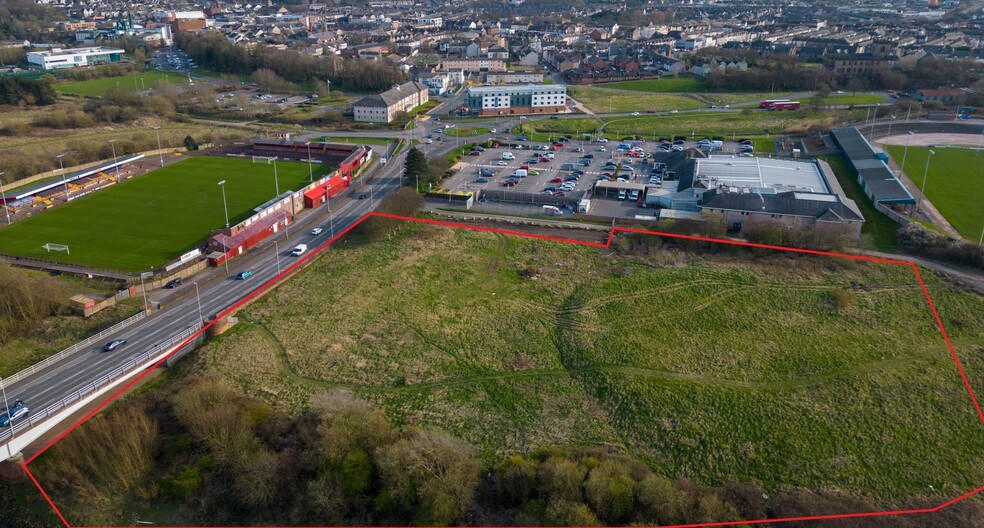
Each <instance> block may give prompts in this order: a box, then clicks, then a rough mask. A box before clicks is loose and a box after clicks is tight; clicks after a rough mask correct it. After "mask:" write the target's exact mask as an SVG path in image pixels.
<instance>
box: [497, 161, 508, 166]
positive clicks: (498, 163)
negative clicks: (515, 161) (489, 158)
mask: <svg viewBox="0 0 984 528" xmlns="http://www.w3.org/2000/svg"><path fill="white" fill-rule="evenodd" d="M495 164H496V165H498V166H500V167H505V166H506V165H509V164H508V163H506V162H505V160H499V161H497V162H495Z"/></svg>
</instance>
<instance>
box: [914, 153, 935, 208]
mask: <svg viewBox="0 0 984 528" xmlns="http://www.w3.org/2000/svg"><path fill="white" fill-rule="evenodd" d="M933 154H936V151H935V150H932V149H930V151H929V154H927V155H926V170H924V171H923V181H922V189H920V190H919V201H918V202H916V211H919V210H920V209H919V206H920V205H921V204H922V201H923V198H925V197H926V177H927V176H929V160H930V159H931V158H932V157H933Z"/></svg>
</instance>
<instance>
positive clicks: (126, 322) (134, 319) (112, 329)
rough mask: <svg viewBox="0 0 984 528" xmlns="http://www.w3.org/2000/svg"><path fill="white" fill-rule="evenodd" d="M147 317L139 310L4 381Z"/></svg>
mask: <svg viewBox="0 0 984 528" xmlns="http://www.w3.org/2000/svg"><path fill="white" fill-rule="evenodd" d="M145 317H147V312H143V311H141V312H138V313H137V314H136V315H134V316H132V317H130V318H128V319H124V320H122V321H120V322H118V323H116V324H114V325H113V326H111V327H109V328H107V329H105V330H103V331H101V332H99V333H98V334H95V335H92V336H89V337H87V338H85V339H83V340H82V341H79V342H78V343H75V344H74V345H72V346H70V347H68V348H66V349H65V350H62V351H61V352H59V353H57V354H55V355H52V356H49V357H48V358H46V359H44V360H42V361H39V362H38V363H35V364H33V365H31V366H30V367H27V368H26V369H24V370H22V371H20V372H18V373H16V374H13V375H11V376H9V377H6V378H4V379H3V381H4V383H5V384H10V383H15V382H17V381H20V380H21V379H22V378H24V377H26V376H29V375H31V374H34V373H35V372H37V371H39V370H41V369H43V368H45V367H47V366H49V365H51V364H52V363H57V362H58V361H61V360H62V359H64V358H65V356H67V355H69V354H72V353H75V352H78V351H79V350H81V349H83V348H85V347H87V346H89V345H91V344H92V343H95V342H97V341H100V340H102V339H103V338H104V337H106V336H108V335H110V334H112V333H114V332H117V331H119V330H122V329H124V328H126V327H128V326H130V325H132V324H133V323H136V322H137V321H140V320H141V319H144V318H145Z"/></svg>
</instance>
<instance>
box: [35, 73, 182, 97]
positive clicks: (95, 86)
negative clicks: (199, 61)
mask: <svg viewBox="0 0 984 528" xmlns="http://www.w3.org/2000/svg"><path fill="white" fill-rule="evenodd" d="M160 80H166V81H168V82H170V83H171V84H175V85H179V86H186V85H187V84H188V76H187V75H184V74H181V73H177V72H140V73H132V74H130V75H124V76H122V77H105V78H102V79H92V80H89V81H68V82H60V83H56V84H55V85H54V88H55V91H56V92H58V93H64V94H73V95H88V96H91V97H102V96H103V95H105V94H106V91H107V90H109V89H110V88H113V87H119V88H122V89H123V90H125V91H127V92H140V91H143V90H150V89H151V88H153V87H154V83H155V82H157V81H160Z"/></svg>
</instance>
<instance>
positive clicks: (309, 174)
mask: <svg viewBox="0 0 984 528" xmlns="http://www.w3.org/2000/svg"><path fill="white" fill-rule="evenodd" d="M304 144H305V145H307V148H308V177H310V178H311V181H314V169H312V168H311V142H310V141H308V142H307V143H304Z"/></svg>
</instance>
